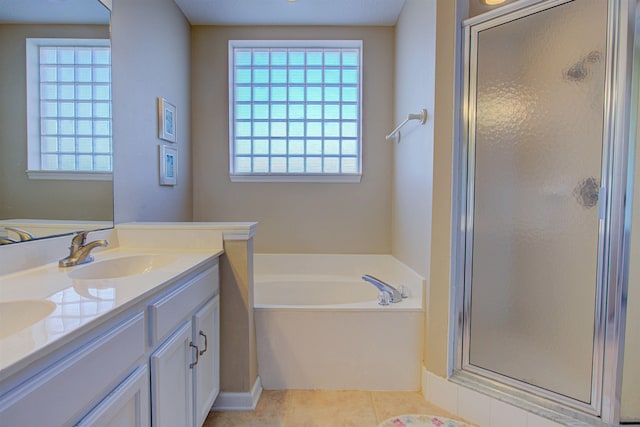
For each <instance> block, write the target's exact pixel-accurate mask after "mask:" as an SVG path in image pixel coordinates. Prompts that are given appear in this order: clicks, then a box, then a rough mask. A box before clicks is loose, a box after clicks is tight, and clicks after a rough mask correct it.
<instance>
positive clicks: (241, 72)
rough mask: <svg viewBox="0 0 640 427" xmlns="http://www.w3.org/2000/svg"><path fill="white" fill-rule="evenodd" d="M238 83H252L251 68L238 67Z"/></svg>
mask: <svg viewBox="0 0 640 427" xmlns="http://www.w3.org/2000/svg"><path fill="white" fill-rule="evenodd" d="M236 83H238V84H243V83H251V70H250V69H249V68H238V69H237V70H236Z"/></svg>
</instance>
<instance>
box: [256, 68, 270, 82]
mask: <svg viewBox="0 0 640 427" xmlns="http://www.w3.org/2000/svg"><path fill="white" fill-rule="evenodd" d="M253 82H254V83H269V69H268V68H254V69H253Z"/></svg>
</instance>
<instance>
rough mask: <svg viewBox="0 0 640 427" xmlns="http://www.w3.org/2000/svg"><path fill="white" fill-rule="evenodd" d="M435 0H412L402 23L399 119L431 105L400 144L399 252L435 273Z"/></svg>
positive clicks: (423, 271) (395, 229)
mask: <svg viewBox="0 0 640 427" xmlns="http://www.w3.org/2000/svg"><path fill="white" fill-rule="evenodd" d="M435 24H436V3H435V1H424V0H407V1H406V2H405V5H404V8H403V9H402V13H401V15H400V19H399V20H398V24H397V26H396V61H395V62H396V75H395V86H396V98H395V99H396V103H395V104H396V105H395V107H396V108H395V121H396V123H400V122H401V121H403V120H404V119H406V118H407V114H409V113H416V112H418V111H420V110H421V109H423V108H426V109H427V112H428V115H429V117H428V120H427V123H426V124H425V125H424V126H423V125H420V124H419V123H418V122H410V123H409V124H408V125H406V126H405V128H403V130H402V131H401V134H402V137H401V140H400V143H398V144H395V145H394V147H395V156H394V157H395V160H394V161H395V165H394V180H393V200H392V205H393V216H392V218H393V221H392V236H393V255H394V256H395V257H396V258H398V259H399V260H400V261H402V262H404V263H405V264H407V265H408V266H410V267H411V268H413V269H414V270H415V271H416V272H418V273H419V274H420V275H422V276H423V277H429V256H430V255H429V253H430V242H431V195H432V191H433V173H432V171H433V127H434V122H433V108H434V91H435V35H436V34H435V33H436V25H435Z"/></svg>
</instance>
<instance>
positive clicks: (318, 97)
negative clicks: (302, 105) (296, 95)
mask: <svg viewBox="0 0 640 427" xmlns="http://www.w3.org/2000/svg"><path fill="white" fill-rule="evenodd" d="M307 101H312V102H317V101H322V86H310V87H307Z"/></svg>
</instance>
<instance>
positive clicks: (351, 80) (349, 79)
mask: <svg viewBox="0 0 640 427" xmlns="http://www.w3.org/2000/svg"><path fill="white" fill-rule="evenodd" d="M342 83H344V84H352V85H354V84H356V83H358V70H342Z"/></svg>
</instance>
